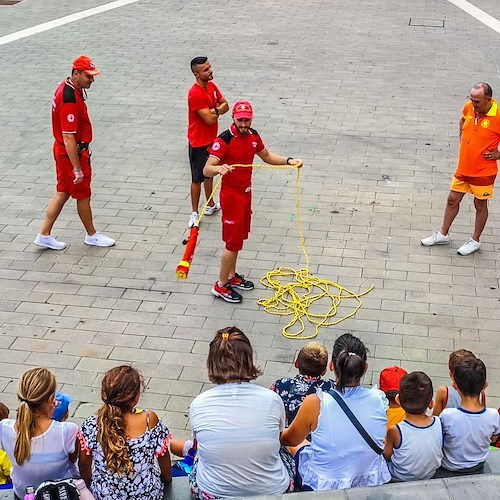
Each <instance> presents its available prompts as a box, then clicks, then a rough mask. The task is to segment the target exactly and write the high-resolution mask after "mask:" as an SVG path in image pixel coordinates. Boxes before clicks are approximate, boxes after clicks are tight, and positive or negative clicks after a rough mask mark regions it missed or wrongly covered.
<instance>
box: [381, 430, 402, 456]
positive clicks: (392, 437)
mask: <svg viewBox="0 0 500 500" xmlns="http://www.w3.org/2000/svg"><path fill="white" fill-rule="evenodd" d="M400 441H401V439H400V436H399V431H398V428H397V427H396V426H395V425H393V426H392V427H391V428H390V429H388V431H387V436H386V437H385V446H384V458H385V459H386V460H390V458H391V457H392V454H393V453H394V448H395V447H396V448H397V447H398V446H399V445H400Z"/></svg>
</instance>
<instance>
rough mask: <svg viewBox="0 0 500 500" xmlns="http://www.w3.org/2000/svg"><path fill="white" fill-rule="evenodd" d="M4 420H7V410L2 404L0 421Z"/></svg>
mask: <svg viewBox="0 0 500 500" xmlns="http://www.w3.org/2000/svg"><path fill="white" fill-rule="evenodd" d="M4 418H9V409H8V408H7V407H6V406H5V405H4V404H3V403H0V420H3V419H4Z"/></svg>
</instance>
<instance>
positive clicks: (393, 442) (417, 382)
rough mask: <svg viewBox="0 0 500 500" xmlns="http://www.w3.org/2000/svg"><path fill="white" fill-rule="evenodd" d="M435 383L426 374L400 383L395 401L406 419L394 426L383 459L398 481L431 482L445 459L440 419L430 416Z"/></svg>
mask: <svg viewBox="0 0 500 500" xmlns="http://www.w3.org/2000/svg"><path fill="white" fill-rule="evenodd" d="M432 394H433V389H432V382H431V379H430V378H429V377H428V376H427V375H426V374H425V373H423V372H413V373H410V374H409V375H405V376H404V377H403V378H402V379H401V381H400V382H399V394H397V395H396V401H397V402H398V403H399V404H401V406H402V407H403V409H404V411H405V412H406V420H404V421H403V422H400V423H398V424H397V425H394V426H391V427H390V428H389V430H388V431H387V438H386V440H385V448H384V458H385V459H386V460H390V462H389V464H388V467H389V472H390V473H391V476H392V479H393V480H395V481H414V480H418V479H430V478H431V477H432V476H434V474H435V473H436V470H437V469H438V468H439V466H440V465H441V460H442V458H443V450H442V445H443V431H442V428H441V421H440V420H439V417H434V416H433V417H428V416H427V415H426V414H425V412H426V410H427V408H429V409H432V406H433V403H434V401H433V400H432Z"/></svg>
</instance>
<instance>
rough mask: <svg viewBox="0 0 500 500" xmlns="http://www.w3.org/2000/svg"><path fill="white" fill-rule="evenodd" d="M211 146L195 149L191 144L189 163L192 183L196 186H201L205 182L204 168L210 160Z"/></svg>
mask: <svg viewBox="0 0 500 500" xmlns="http://www.w3.org/2000/svg"><path fill="white" fill-rule="evenodd" d="M210 146H211V144H208V145H207V146H201V147H199V148H193V146H191V144H189V163H190V165H191V181H192V182H194V183H196V184H201V183H202V182H203V181H204V180H205V176H204V175H203V167H204V166H205V163H207V160H208V150H209V148H210Z"/></svg>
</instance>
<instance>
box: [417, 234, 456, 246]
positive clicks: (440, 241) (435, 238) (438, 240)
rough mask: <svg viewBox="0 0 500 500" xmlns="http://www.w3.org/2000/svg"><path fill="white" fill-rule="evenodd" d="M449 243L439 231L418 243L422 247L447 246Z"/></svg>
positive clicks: (446, 237) (447, 238) (447, 237)
mask: <svg viewBox="0 0 500 500" xmlns="http://www.w3.org/2000/svg"><path fill="white" fill-rule="evenodd" d="M449 242H450V237H449V236H448V235H446V236H445V235H444V234H442V233H441V231H434V232H433V233H432V235H431V236H429V237H427V238H424V239H423V240H421V241H420V243H422V245H424V247H433V246H434V245H447V244H448V243H449Z"/></svg>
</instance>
